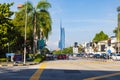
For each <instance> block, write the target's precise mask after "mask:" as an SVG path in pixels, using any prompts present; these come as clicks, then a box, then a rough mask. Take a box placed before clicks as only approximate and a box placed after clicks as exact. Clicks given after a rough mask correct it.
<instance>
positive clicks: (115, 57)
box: [111, 54, 120, 60]
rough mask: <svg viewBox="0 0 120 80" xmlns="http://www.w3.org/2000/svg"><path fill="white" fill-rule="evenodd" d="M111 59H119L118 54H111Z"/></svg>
mask: <svg viewBox="0 0 120 80" xmlns="http://www.w3.org/2000/svg"><path fill="white" fill-rule="evenodd" d="M111 58H112V59H113V60H120V54H114V55H112V56H111Z"/></svg>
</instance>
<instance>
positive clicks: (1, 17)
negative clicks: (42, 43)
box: [0, 3, 19, 53]
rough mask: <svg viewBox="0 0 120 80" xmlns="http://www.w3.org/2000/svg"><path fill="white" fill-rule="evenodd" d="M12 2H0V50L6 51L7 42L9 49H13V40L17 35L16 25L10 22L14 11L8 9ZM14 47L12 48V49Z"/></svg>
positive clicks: (15, 39) (14, 40)
mask: <svg viewBox="0 0 120 80" xmlns="http://www.w3.org/2000/svg"><path fill="white" fill-rule="evenodd" d="M12 5H13V3H3V4H0V45H1V46H0V52H1V53H5V52H6V51H7V47H8V43H9V47H10V50H15V42H16V41H17V39H18V37H17V35H19V33H18V31H17V29H16V27H15V26H14V24H13V22H12V19H11V17H12V15H13V13H14V12H12V11H11V10H10V7H11V6H12ZM13 48H14V49H13Z"/></svg>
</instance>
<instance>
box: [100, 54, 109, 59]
mask: <svg viewBox="0 0 120 80" xmlns="http://www.w3.org/2000/svg"><path fill="white" fill-rule="evenodd" d="M100 58H102V59H109V55H108V54H106V53H102V54H101V56H100Z"/></svg>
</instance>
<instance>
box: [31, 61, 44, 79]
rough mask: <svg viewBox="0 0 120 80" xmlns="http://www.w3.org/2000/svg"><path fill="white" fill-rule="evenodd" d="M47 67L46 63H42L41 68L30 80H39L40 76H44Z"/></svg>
mask: <svg viewBox="0 0 120 80" xmlns="http://www.w3.org/2000/svg"><path fill="white" fill-rule="evenodd" d="M45 67H46V63H45V62H44V63H42V64H41V65H40V67H39V68H38V70H37V71H36V72H35V73H34V74H33V75H32V76H31V78H30V80H39V79H40V75H41V74H42V72H43V70H44V69H45Z"/></svg>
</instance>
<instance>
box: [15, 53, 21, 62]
mask: <svg viewBox="0 0 120 80" xmlns="http://www.w3.org/2000/svg"><path fill="white" fill-rule="evenodd" d="M13 60H14V62H21V61H22V55H20V54H16V55H14V57H13Z"/></svg>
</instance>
